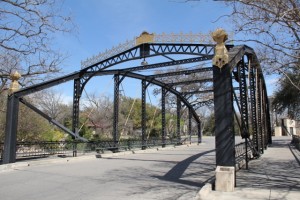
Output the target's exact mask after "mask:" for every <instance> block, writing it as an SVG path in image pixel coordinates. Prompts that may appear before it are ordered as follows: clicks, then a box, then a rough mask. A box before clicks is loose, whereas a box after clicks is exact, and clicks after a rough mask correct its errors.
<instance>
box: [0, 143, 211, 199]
mask: <svg viewBox="0 0 300 200" xmlns="http://www.w3.org/2000/svg"><path fill="white" fill-rule="evenodd" d="M213 142H214V138H205V139H204V143H203V144H201V145H191V146H189V147H186V146H185V147H177V148H166V149H164V150H158V151H148V152H146V153H135V154H130V155H122V156H118V157H111V158H95V156H88V157H85V158H83V157H81V158H76V159H72V158H71V159H70V158H69V159H68V158H56V159H52V160H48V161H30V162H29V164H30V166H27V167H15V168H14V169H13V170H10V171H7V170H6V171H2V172H0V199H1V200H19V199H24V200H41V199H43V200H48V199H49V200H50V199H51V200H53V199H64V200H65V199H70V200H71V199H72V200H79V199H85V200H93V199H97V200H99V199H109V200H113V199H128V200H129V199H130V200H135V199H164V200H167V199H170V200H174V199H193V198H194V197H195V196H196V193H197V192H198V190H199V189H200V188H201V187H202V186H203V183H205V181H207V180H208V179H210V178H211V177H212V176H213V171H214V169H215V155H214V152H213V151H212V149H213V148H214V143H213ZM58 159H60V160H58ZM66 160H69V161H68V162H67V161H66Z"/></svg>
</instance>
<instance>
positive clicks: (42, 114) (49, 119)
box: [19, 98, 88, 142]
mask: <svg viewBox="0 0 300 200" xmlns="http://www.w3.org/2000/svg"><path fill="white" fill-rule="evenodd" d="M19 100H20V102H21V103H23V104H24V105H26V106H27V107H28V108H30V109H31V110H33V111H34V112H36V113H37V114H39V115H40V116H42V117H43V118H45V119H46V120H48V121H49V122H50V123H51V124H54V125H55V126H57V127H58V128H60V129H61V130H62V131H64V132H65V133H67V134H69V135H71V136H72V137H73V138H75V139H77V140H80V141H83V142H87V141H88V140H87V139H85V138H83V137H80V136H79V135H78V134H76V133H75V132H72V131H70V130H69V129H68V128H66V127H65V126H64V125H62V124H60V123H59V122H58V121H56V120H55V119H53V118H51V117H50V116H48V115H47V114H45V113H44V112H43V111H41V110H40V109H38V108H37V107H35V106H34V105H32V104H31V103H29V102H28V101H26V100H25V99H24V98H20V99H19Z"/></svg>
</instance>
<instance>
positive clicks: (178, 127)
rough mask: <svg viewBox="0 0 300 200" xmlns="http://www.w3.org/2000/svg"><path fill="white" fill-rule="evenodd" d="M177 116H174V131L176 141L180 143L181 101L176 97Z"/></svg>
mask: <svg viewBox="0 0 300 200" xmlns="http://www.w3.org/2000/svg"><path fill="white" fill-rule="evenodd" d="M176 109H177V112H176V114H177V116H176V122H177V123H176V132H177V134H176V135H177V141H178V142H177V143H178V144H180V141H181V137H180V118H181V113H180V112H181V101H180V98H179V97H177V107H176Z"/></svg>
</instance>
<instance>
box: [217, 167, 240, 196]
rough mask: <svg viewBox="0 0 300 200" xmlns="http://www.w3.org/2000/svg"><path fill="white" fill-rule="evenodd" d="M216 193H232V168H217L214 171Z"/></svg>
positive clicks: (233, 170) (233, 179)
mask: <svg viewBox="0 0 300 200" xmlns="http://www.w3.org/2000/svg"><path fill="white" fill-rule="evenodd" d="M215 184H216V191H221V192H233V191H234V185H235V169H234V167H227V166H217V169H216V183H215Z"/></svg>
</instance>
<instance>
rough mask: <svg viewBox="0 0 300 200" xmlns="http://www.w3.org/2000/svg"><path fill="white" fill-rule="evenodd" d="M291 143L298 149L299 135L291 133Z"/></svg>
mask: <svg viewBox="0 0 300 200" xmlns="http://www.w3.org/2000/svg"><path fill="white" fill-rule="evenodd" d="M291 143H292V144H293V145H294V146H295V147H296V149H298V150H299V151H300V135H293V139H292V142H291Z"/></svg>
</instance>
